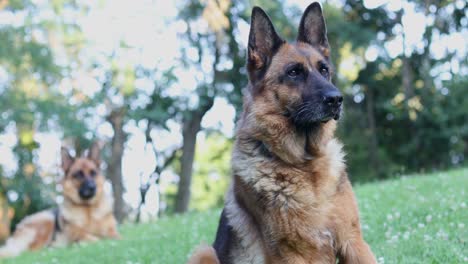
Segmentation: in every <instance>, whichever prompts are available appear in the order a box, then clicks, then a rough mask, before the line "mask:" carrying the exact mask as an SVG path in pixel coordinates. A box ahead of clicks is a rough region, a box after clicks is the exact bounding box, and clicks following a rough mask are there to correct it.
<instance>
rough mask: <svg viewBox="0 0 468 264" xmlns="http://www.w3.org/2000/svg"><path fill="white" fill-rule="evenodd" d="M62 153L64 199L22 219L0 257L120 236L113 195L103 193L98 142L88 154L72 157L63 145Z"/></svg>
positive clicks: (103, 179)
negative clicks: (114, 211)
mask: <svg viewBox="0 0 468 264" xmlns="http://www.w3.org/2000/svg"><path fill="white" fill-rule="evenodd" d="M61 156H62V169H63V171H64V175H65V176H64V178H63V180H62V185H63V198H64V201H63V203H62V204H61V205H60V206H59V207H58V208H55V209H51V210H46V211H42V212H38V213H36V214H33V215H31V216H28V217H26V218H25V219H23V220H22V221H21V222H20V223H19V224H18V225H17V227H16V230H15V232H14V233H13V236H12V237H10V238H8V240H7V241H6V244H5V245H4V246H3V247H1V248H0V257H14V256H17V255H19V254H21V252H23V251H26V250H36V249H40V248H43V247H46V246H65V245H69V244H71V243H74V242H85V241H89V242H91V241H97V240H99V239H100V238H119V233H118V231H117V222H116V220H115V218H114V215H113V211H112V198H111V197H109V196H108V195H106V194H105V193H104V182H105V178H104V176H103V175H102V174H101V172H100V170H99V164H100V158H99V156H100V149H99V146H98V144H97V143H95V144H93V146H92V147H91V149H90V150H89V155H88V157H87V158H73V157H72V156H70V154H69V152H68V151H67V150H66V149H65V148H62V150H61Z"/></svg>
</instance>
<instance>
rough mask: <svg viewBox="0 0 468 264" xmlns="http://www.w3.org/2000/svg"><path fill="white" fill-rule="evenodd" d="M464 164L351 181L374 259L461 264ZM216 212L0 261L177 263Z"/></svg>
mask: <svg viewBox="0 0 468 264" xmlns="http://www.w3.org/2000/svg"><path fill="white" fill-rule="evenodd" d="M467 187H468V169H458V170H452V171H448V172H443V173H436V174H430V175H413V176H410V177H401V178H399V179H395V180H389V181H385V182H380V183H372V184H363V185H360V186H356V187H355V191H356V194H357V196H358V199H359V206H360V211H361V218H362V227H363V232H364V234H365V238H366V240H367V241H368V243H369V244H370V245H371V247H372V249H373V251H374V252H375V254H376V256H377V258H378V259H379V262H380V263H387V264H388V263H467V262H468V249H467V242H468V241H467V240H468V232H467V229H468V226H467V224H468V223H467V221H468V208H467V204H468V199H467V198H468V194H467V191H468V190H467ZM219 213H220V211H219V210H212V211H208V212H204V213H189V214H185V215H181V216H174V217H167V218H163V219H161V220H159V221H157V222H155V223H151V224H142V225H131V224H127V225H124V226H123V227H122V228H121V233H122V235H123V239H122V240H120V241H102V242H99V243H95V244H87V245H76V246H72V247H70V248H61V249H46V250H42V251H39V252H34V253H26V254H23V255H22V256H20V257H19V258H16V259H12V260H9V261H5V263H15V264H21V263H129V264H130V263H164V264H177V263H184V262H185V261H186V259H187V257H188V255H189V253H190V251H191V250H192V249H193V248H194V247H195V246H196V245H198V244H199V243H200V242H202V241H203V242H206V243H211V241H212V240H213V237H214V233H215V231H216V226H217V222H218V217H219Z"/></svg>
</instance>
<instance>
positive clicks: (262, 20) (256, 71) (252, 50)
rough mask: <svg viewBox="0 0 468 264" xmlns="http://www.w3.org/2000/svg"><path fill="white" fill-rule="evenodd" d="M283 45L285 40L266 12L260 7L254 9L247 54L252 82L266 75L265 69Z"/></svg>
mask: <svg viewBox="0 0 468 264" xmlns="http://www.w3.org/2000/svg"><path fill="white" fill-rule="evenodd" d="M283 43H284V40H283V39H281V37H280V36H278V34H277V33H276V31H275V28H274V27H273V24H272V23H271V21H270V19H269V18H268V16H267V14H266V13H265V11H263V10H262V9H261V8H260V7H257V6H256V7H254V8H253V9H252V17H251V23H250V33H249V45H248V54H247V69H248V70H249V73H250V77H251V81H252V82H255V81H256V79H258V78H260V77H261V75H262V74H263V73H265V69H266V68H267V66H268V64H269V63H270V62H271V59H272V57H273V55H274V54H275V52H276V51H277V50H278V49H279V47H280V46H281V45H282V44H283ZM252 78H253V80H252Z"/></svg>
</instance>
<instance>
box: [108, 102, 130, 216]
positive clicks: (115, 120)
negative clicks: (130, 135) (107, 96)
mask: <svg viewBox="0 0 468 264" xmlns="http://www.w3.org/2000/svg"><path fill="white" fill-rule="evenodd" d="M124 117H125V109H123V108H120V109H116V110H113V111H112V112H111V114H110V115H109V116H108V118H107V120H108V121H109V122H110V123H111V125H112V128H113V129H114V136H113V137H112V144H111V157H110V161H109V167H108V168H107V177H108V178H109V179H110V181H111V184H112V191H113V196H114V214H115V217H116V218H117V221H118V222H119V223H120V222H122V221H123V219H124V218H125V216H126V212H125V202H124V199H123V193H124V191H125V190H124V186H123V180H122V156H123V151H124V144H125V139H126V135H125V132H124V131H123V124H124Z"/></svg>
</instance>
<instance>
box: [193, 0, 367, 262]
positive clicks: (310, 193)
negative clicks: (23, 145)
mask: <svg viewBox="0 0 468 264" xmlns="http://www.w3.org/2000/svg"><path fill="white" fill-rule="evenodd" d="M247 70H248V75H249V81H250V82H249V85H248V87H247V93H246V95H245V98H244V107H243V113H242V116H241V119H240V121H239V123H238V125H237V132H236V142H235V145H234V150H233V156H232V173H233V183H232V185H231V187H230V189H229V191H228V193H227V196H226V202H225V207H224V210H223V212H222V214H221V219H220V222H219V227H218V231H217V234H216V240H215V242H214V244H213V247H205V248H200V249H199V250H197V251H196V252H195V254H194V255H193V256H192V258H191V259H190V260H189V263H207V264H208V263H222V264H235V263H255V264H257V263H291V264H292V263H294V264H300V263H336V261H337V260H339V262H340V263H376V260H375V257H374V255H373V254H372V252H371V250H370V248H369V246H368V245H367V244H366V242H365V241H364V240H363V238H362V234H361V230H360V223H359V215H358V207H357V203H356V199H355V197H354V194H353V190H352V188H351V184H350V182H349V180H348V177H347V174H346V170H345V163H344V153H343V151H342V145H341V143H340V142H339V141H338V140H337V139H336V138H335V137H334V131H335V128H336V124H337V120H338V119H339V117H340V112H341V107H342V106H341V105H342V101H343V97H342V95H341V93H340V91H339V90H338V89H337V88H336V87H335V86H334V85H333V84H332V83H331V77H332V73H333V72H332V66H331V64H330V48H329V44H328V40H327V32H326V26H325V20H324V18H323V15H322V9H321V7H320V5H319V4H318V3H316V2H315V3H312V4H311V5H310V6H309V7H307V9H306V10H305V12H304V14H303V16H302V19H301V22H300V25H299V33H298V37H297V42H296V43H287V42H286V41H284V40H283V39H282V38H281V37H279V36H278V34H277V33H276V31H275V29H274V27H273V24H272V22H271V21H270V19H269V18H268V16H267V15H266V14H265V12H264V11H263V10H262V9H261V8H259V7H254V8H253V10H252V17H251V28H250V34H249V43H248V59H247Z"/></svg>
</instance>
